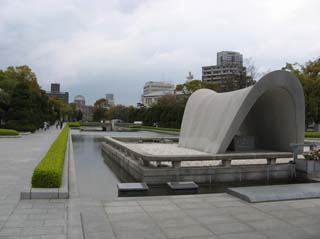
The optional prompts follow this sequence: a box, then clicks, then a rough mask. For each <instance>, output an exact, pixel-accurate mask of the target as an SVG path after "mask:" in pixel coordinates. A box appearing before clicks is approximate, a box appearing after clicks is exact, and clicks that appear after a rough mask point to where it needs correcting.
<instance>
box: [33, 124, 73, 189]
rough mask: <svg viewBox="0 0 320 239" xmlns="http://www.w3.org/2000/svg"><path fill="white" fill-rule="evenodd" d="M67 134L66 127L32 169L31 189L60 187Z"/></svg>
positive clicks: (67, 128) (67, 129)
mask: <svg viewBox="0 0 320 239" xmlns="http://www.w3.org/2000/svg"><path fill="white" fill-rule="evenodd" d="M68 133H69V127H68V125H67V126H65V127H64V129H63V130H62V131H61V133H60V134H59V136H58V137H57V139H56V140H55V141H54V142H53V144H52V145H51V147H50V149H49V151H48V152H47V154H46V155H45V156H44V158H43V159H42V160H41V161H40V163H39V164H38V165H37V167H36V168H35V169H34V171H33V175H32V187H34V188H58V187H60V186H61V181H62V173H63V164H64V158H65V153H66V148H67V142H68Z"/></svg>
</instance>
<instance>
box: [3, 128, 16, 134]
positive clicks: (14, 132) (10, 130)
mask: <svg viewBox="0 0 320 239" xmlns="http://www.w3.org/2000/svg"><path fill="white" fill-rule="evenodd" d="M0 135H19V133H18V132H17V131H16V130H13V129H0Z"/></svg>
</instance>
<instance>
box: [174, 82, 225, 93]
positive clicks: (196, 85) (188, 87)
mask: <svg viewBox="0 0 320 239" xmlns="http://www.w3.org/2000/svg"><path fill="white" fill-rule="evenodd" d="M204 88H205V89H211V90H214V91H218V92H219V91H220V86H219V84H217V83H215V82H207V81H201V80H192V81H187V82H185V83H184V84H180V85H177V86H176V90H177V91H183V92H184V93H185V94H192V93H193V92H195V91H196V90H199V89H204Z"/></svg>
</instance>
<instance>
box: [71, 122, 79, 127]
mask: <svg viewBox="0 0 320 239" xmlns="http://www.w3.org/2000/svg"><path fill="white" fill-rule="evenodd" d="M68 126H69V127H71V128H79V127H80V123H79V122H68Z"/></svg>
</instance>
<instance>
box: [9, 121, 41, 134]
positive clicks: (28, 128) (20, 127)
mask: <svg viewBox="0 0 320 239" xmlns="http://www.w3.org/2000/svg"><path fill="white" fill-rule="evenodd" d="M5 127H6V128H8V129H14V130H17V131H20V132H31V133H34V132H35V131H36V130H37V126H35V125H34V124H23V123H21V122H18V121H15V120H10V121H8V122H7V123H6V125H5Z"/></svg>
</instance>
